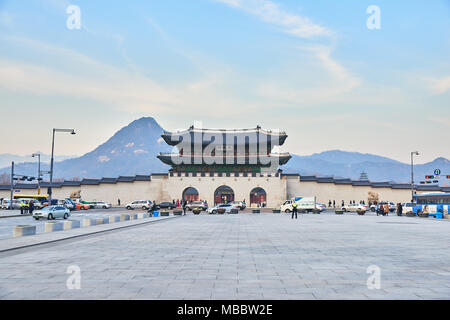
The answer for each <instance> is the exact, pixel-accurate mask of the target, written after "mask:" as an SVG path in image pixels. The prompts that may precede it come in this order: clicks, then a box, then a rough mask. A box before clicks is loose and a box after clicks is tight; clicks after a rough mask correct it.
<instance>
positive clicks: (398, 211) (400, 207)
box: [397, 203, 403, 217]
mask: <svg viewBox="0 0 450 320" xmlns="http://www.w3.org/2000/svg"><path fill="white" fill-rule="evenodd" d="M397 215H398V216H399V217H401V216H402V215H403V207H402V204H401V203H397Z"/></svg>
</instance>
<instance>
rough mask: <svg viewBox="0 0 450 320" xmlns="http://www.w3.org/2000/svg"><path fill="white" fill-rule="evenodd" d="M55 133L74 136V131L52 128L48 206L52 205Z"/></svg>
mask: <svg viewBox="0 0 450 320" xmlns="http://www.w3.org/2000/svg"><path fill="white" fill-rule="evenodd" d="M55 132H68V133H70V134H75V130H74V129H55V128H53V137H52V158H51V160H50V186H49V191H50V192H49V195H48V205H49V206H51V205H52V193H53V190H52V184H53V153H54V151H55Z"/></svg>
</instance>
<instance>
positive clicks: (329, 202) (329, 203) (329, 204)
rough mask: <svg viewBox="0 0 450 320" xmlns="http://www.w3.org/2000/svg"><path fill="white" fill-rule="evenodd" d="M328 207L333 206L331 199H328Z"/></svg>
mask: <svg viewBox="0 0 450 320" xmlns="http://www.w3.org/2000/svg"><path fill="white" fill-rule="evenodd" d="M328 208H331V200H328Z"/></svg>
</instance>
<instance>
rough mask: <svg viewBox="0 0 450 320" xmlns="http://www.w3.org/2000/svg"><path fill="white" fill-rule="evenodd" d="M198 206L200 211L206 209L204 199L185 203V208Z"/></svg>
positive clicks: (190, 208)
mask: <svg viewBox="0 0 450 320" xmlns="http://www.w3.org/2000/svg"><path fill="white" fill-rule="evenodd" d="M195 208H200V209H201V210H202V211H206V209H208V205H207V204H206V203H205V202H204V201H193V202H191V203H188V204H187V205H186V210H189V211H192V209H195Z"/></svg>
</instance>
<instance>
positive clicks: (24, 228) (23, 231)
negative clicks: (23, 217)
mask: <svg viewBox="0 0 450 320" xmlns="http://www.w3.org/2000/svg"><path fill="white" fill-rule="evenodd" d="M35 234H36V226H29V225H18V226H15V227H14V229H13V236H14V238H15V237H23V236H32V235H35Z"/></svg>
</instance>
